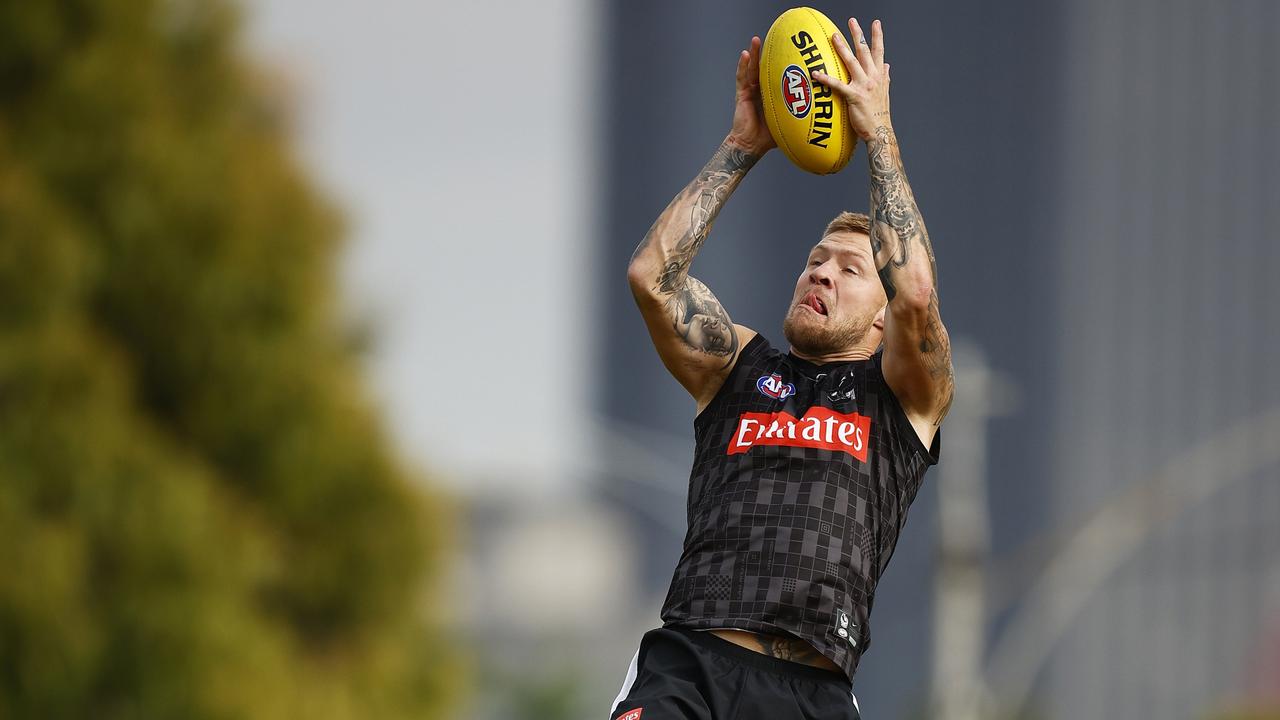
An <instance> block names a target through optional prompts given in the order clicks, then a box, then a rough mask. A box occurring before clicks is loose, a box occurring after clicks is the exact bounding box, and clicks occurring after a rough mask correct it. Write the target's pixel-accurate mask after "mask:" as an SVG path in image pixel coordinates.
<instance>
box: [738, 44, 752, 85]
mask: <svg viewBox="0 0 1280 720" xmlns="http://www.w3.org/2000/svg"><path fill="white" fill-rule="evenodd" d="M750 61H751V53H749V52H747V51H746V50H743V51H742V52H740V53H738V89H739V90H745V89H746V87H747V65H748V63H749V62H750Z"/></svg>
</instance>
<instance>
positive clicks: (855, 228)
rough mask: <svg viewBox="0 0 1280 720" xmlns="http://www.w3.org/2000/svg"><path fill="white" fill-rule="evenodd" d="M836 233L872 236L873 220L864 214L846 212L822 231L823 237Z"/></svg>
mask: <svg viewBox="0 0 1280 720" xmlns="http://www.w3.org/2000/svg"><path fill="white" fill-rule="evenodd" d="M835 232H855V233H861V234H862V235H868V236H869V235H871V218H870V217H869V216H867V215H864V214H862V213H855V212H849V211H848V210H846V211H844V212H842V213H840V214H839V215H837V216H836V218H835V219H834V220H832V221H831V222H829V223H827V229H826V230H823V231H822V237H826V236H828V235H830V234H831V233H835Z"/></svg>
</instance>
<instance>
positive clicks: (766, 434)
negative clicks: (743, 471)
mask: <svg viewBox="0 0 1280 720" xmlns="http://www.w3.org/2000/svg"><path fill="white" fill-rule="evenodd" d="M870 435H871V418H869V417H865V416H862V415H859V414H858V413H848V414H844V413H838V412H836V411H834V410H830V409H828V408H824V407H818V406H814V407H811V408H809V411H808V412H806V413H805V414H804V417H802V418H797V417H795V416H794V415H792V414H790V413H785V412H775V413H750V412H749V413H742V416H741V417H740V418H738V427H737V428H736V429H735V430H734V431H733V437H731V438H729V447H728V448H727V449H726V450H725V454H726V455H737V454H739V453H744V452H746V451H748V450H750V449H751V448H753V447H755V446H756V445H783V446H786V447H807V448H821V449H823V450H835V451H837V452H844V453H848V454H850V455H852V456H854V457H856V458H858V459H859V460H861V461H862V462H866V461H867V441H868V439H869V438H870Z"/></svg>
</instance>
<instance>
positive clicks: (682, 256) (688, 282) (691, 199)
mask: <svg viewBox="0 0 1280 720" xmlns="http://www.w3.org/2000/svg"><path fill="white" fill-rule="evenodd" d="M759 58H760V38H752V40H751V47H750V49H749V50H743V51H742V53H741V54H740V55H739V57H738V77H737V98H736V102H735V107H734V115H733V128H732V130H731V131H730V132H729V136H728V137H727V138H726V139H725V141H724V143H723V144H722V145H721V146H720V148H719V149H718V150H716V152H715V154H714V155H712V156H711V160H710V161H709V162H708V163H707V165H706V167H704V168H702V172H700V173H698V176H697V177H696V178H694V179H693V182H691V183H689V185H688V186H686V187H685V189H684V190H683V191H681V193H680V194H679V195H677V196H676V197H675V199H674V200H672V201H671V203H670V204H669V205H667V209H666V210H664V211H663V212H662V214H661V215H660V216H658V219H657V220H656V221H655V222H654V223H653V227H651V228H649V232H648V233H647V234H646V235H645V236H644V240H642V241H641V242H640V246H639V247H637V248H636V251H635V253H634V254H633V255H632V256H631V265H630V267H629V268H628V269H627V279H628V281H629V282H630V284H631V292H632V294H633V295H635V298H636V304H637V305H639V306H640V313H641V315H643V316H644V321H645V325H647V326H648V328H649V335H650V336H651V337H652V338H653V344H654V347H656V348H657V350H658V355H659V356H661V357H662V362H663V364H664V365H666V366H667V369H668V370H669V371H671V374H672V375H673V376H675V378H676V380H678V381H679V382H680V384H681V385H683V386H684V387H685V389H686V390H688V391H689V394H690V395H692V396H693V397H694V399H695V400H696V401H697V403H698V411H699V412H701V411H702V408H704V407H706V404H707V403H709V402H710V401H711V398H712V397H714V396H715V394H716V391H717V390H719V389H720V385H721V384H723V383H724V379H725V377H727V376H728V374H729V370H730V369H731V368H732V367H733V364H734V362H735V361H737V359H738V353H739V352H740V351H741V349H742V347H743V346H744V345H746V343H747V342H748V341H749V340H750V339H751V338H752V337H753V336H754V335H755V331H753V330H751V329H749V328H746V327H743V326H742V325H735V324H734V323H733V321H732V320H730V319H729V314H728V313H727V312H725V309H724V307H723V306H722V305H721V304H720V301H719V300H717V299H716V296H715V295H713V294H712V292H711V290H709V289H708V288H707V286H706V285H704V284H702V282H700V281H699V280H698V279H697V278H694V277H692V276H690V275H689V266H690V265H691V264H692V263H693V258H694V256H695V255H697V253H698V250H699V249H700V248H701V247H702V243H703V242H704V241H705V240H706V239H707V234H708V233H709V232H711V223H712V222H713V221H714V220H715V218H716V215H718V214H719V213H720V209H721V208H723V207H724V204H725V202H726V201H727V200H728V199H729V196H730V195H731V194H733V191H734V189H735V188H737V187H738V183H740V182H742V178H743V177H744V176H746V174H747V171H748V170H750V169H751V167H752V166H753V165H755V164H756V161H758V160H759V159H760V156H761V155H763V154H764V153H765V152H767V151H768V150H769V149H770V148H772V147H774V144H773V138H772V136H770V135H769V130H768V128H767V127H765V125H764V123H763V122H762V121H761V119H760V118H761V115H760V113H759V109H758V106H759V95H760V88H759V78H760V71H759V65H758V63H759Z"/></svg>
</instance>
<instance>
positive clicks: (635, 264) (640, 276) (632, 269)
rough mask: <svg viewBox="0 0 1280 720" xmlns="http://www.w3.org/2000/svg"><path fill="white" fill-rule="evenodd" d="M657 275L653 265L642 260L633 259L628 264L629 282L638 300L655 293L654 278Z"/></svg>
mask: <svg viewBox="0 0 1280 720" xmlns="http://www.w3.org/2000/svg"><path fill="white" fill-rule="evenodd" d="M656 275H657V273H655V272H654V270H653V266H652V265H651V264H650V263H647V262H644V261H642V260H637V259H633V260H632V261H631V264H630V265H628V266H627V284H628V285H630V286H631V293H632V294H633V295H635V296H636V299H637V300H638V299H640V298H641V297H645V296H651V295H653V291H654V285H653V279H654V277H655V276H656Z"/></svg>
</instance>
